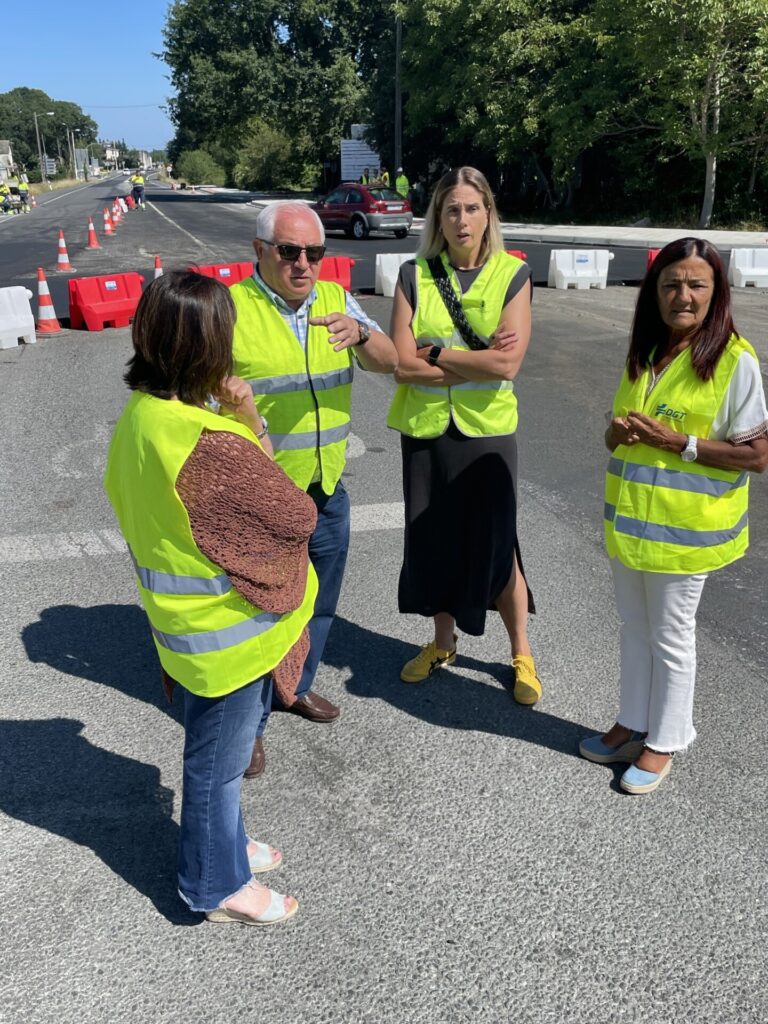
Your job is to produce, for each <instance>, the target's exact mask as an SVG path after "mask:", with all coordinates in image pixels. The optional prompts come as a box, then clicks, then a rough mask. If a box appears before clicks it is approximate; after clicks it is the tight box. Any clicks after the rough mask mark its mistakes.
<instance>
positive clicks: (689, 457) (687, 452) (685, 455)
mask: <svg viewBox="0 0 768 1024" xmlns="http://www.w3.org/2000/svg"><path fill="white" fill-rule="evenodd" d="M698 454H699V452H698V438H697V437H694V436H693V434H689V435H688V440H687V441H686V443H685V448H683V450H682V451H681V452H680V458H681V459H682V460H683V462H695V461H696V456H697V455H698Z"/></svg>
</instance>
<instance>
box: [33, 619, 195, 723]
mask: <svg viewBox="0 0 768 1024" xmlns="http://www.w3.org/2000/svg"><path fill="white" fill-rule="evenodd" d="M21 640H22V643H23V644H24V648H25V650H26V652H27V657H28V658H29V660H30V661H32V662H42V663H43V664H45V665H50V666H51V668H55V669H57V670H58V671H59V672H62V673H64V674H65V675H69V676H75V677H76V678H79V679H89V680H91V682H94V683H99V684H101V685H102V686H110V687H112V688H113V689H115V690H118V691H119V692H120V693H124V694H126V696H128V697H134V698H136V700H141V701H145V702H146V703H147V704H151V705H152V706H153V707H158V708H160V709H161V710H163V711H166V712H167V713H168V714H170V715H171V716H172V717H173V718H175V719H176V721H178V722H181V717H182V710H183V701H182V700H180V699H178V697H177V698H176V700H174V702H173V704H168V702H167V700H166V699H165V695H164V694H163V689H162V686H161V684H160V664H159V662H158V660H157V652H156V651H155V645H154V643H153V642H152V634H151V633H150V631H149V624H148V622H147V616H146V615H145V613H144V612H143V610H142V609H141V608H139V607H138V605H130V604H101V605H97V606H96V607H93V608H81V607H79V606H78V605H74V604H60V605H54V606H53V607H51V608H45V609H44V610H43V611H42V612H40V618H39V619H38V620H37V621H36V622H31V623H30V624H29V625H27V626H25V627H24V629H23V630H22V632H21Z"/></svg>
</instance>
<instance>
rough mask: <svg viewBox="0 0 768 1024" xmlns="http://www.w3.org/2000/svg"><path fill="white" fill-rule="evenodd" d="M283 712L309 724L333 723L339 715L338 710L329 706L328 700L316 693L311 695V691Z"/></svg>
mask: <svg viewBox="0 0 768 1024" xmlns="http://www.w3.org/2000/svg"><path fill="white" fill-rule="evenodd" d="M285 710H286V711H290V712H291V713H292V714H294V715H301V717H302V718H308V719H309V721H310V722H335V721H336V719H337V718H338V717H339V715H340V714H341V709H340V708H337V707H336V705H335V704H331V702H330V701H329V700H326V699H325V697H321V696H320V695H319V694H318V693H313V692H312V690H310V691H309V693H308V694H307V695H306V696H305V697H302V698H301V700H297V701H296V703H295V704H291V706H290V707H289V708H286V709H285Z"/></svg>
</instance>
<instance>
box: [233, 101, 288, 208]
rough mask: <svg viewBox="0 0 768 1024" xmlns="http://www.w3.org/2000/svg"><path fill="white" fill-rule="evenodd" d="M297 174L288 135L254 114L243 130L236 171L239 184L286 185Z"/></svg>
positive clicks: (240, 185) (265, 187) (235, 176)
mask: <svg viewBox="0 0 768 1024" xmlns="http://www.w3.org/2000/svg"><path fill="white" fill-rule="evenodd" d="M295 174H296V167H295V162H294V154H293V147H292V146H291V140H290V139H289V138H288V136H287V135H286V134H285V133H284V132H281V131H280V130H279V129H277V128H271V127H270V126H269V125H268V124H265V122H264V121H262V120H261V119H260V118H258V117H254V118H251V120H250V121H249V122H248V124H247V126H246V130H245V132H244V133H243V136H242V141H241V145H240V152H239V154H238V158H237V163H236V164H235V168H234V171H233V177H234V180H235V184H236V185H237V187H238V188H244V189H254V190H255V189H275V188H285V187H286V186H288V185H290V184H291V182H292V178H293V177H294V176H295Z"/></svg>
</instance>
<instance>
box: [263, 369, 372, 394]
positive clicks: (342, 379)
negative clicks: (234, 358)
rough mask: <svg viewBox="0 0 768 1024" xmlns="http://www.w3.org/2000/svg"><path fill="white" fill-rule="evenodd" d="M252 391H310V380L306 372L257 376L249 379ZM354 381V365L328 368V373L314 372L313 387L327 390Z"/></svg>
mask: <svg viewBox="0 0 768 1024" xmlns="http://www.w3.org/2000/svg"><path fill="white" fill-rule="evenodd" d="M248 383H249V384H250V385H251V391H253V392H257V393H258V394H262V395H284V394H286V393H287V392H289V391H309V390H311V388H310V382H309V378H308V377H307V375H306V373H286V374H283V376H281V377H272V378H271V379H264V378H263V377H262V378H257V379H252V380H249V381H248ZM351 383H352V367H351V366H346V367H345V368H344V369H343V370H328V372H327V373H317V374H312V387H314V388H315V390H318V389H319V390H321V391H327V390H328V389H329V388H338V387H341V386H342V385H343V384H351Z"/></svg>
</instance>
